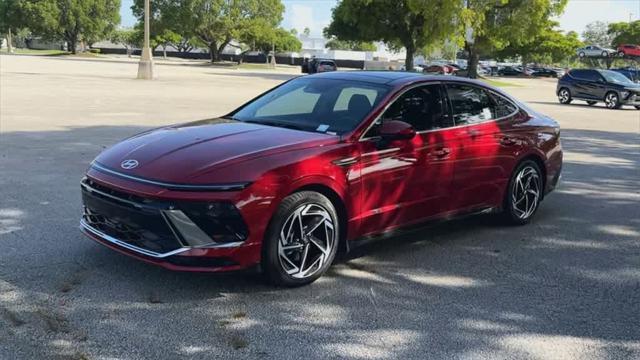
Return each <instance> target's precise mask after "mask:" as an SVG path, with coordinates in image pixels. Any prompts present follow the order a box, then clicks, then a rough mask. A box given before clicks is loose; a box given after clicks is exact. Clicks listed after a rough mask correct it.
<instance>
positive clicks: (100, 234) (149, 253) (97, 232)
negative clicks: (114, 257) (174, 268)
mask: <svg viewBox="0 0 640 360" xmlns="http://www.w3.org/2000/svg"><path fill="white" fill-rule="evenodd" d="M80 228H81V229H83V230H86V231H88V232H90V233H92V234H93V235H95V236H97V237H99V238H101V239H103V240H106V241H108V242H110V243H112V244H114V245H118V246H120V247H123V248H125V249H128V250H131V251H135V252H137V253H140V254H142V255H146V256H150V257H153V258H156V259H162V258H165V257H167V256H171V255H176V254H180V253H183V252H185V251H187V250H191V248H188V247H182V248H179V249H176V250H173V251H170V252H167V253H164V254H160V253H157V252H155V251H150V250H146V249H143V248H140V247H137V246H135V245H131V244H128V243H126V242H124V241H121V240H118V239H116V238H114V237H112V236H109V235H107V234H105V233H103V232H102V231H100V230H98V229H96V228H94V227H92V226H91V225H89V224H88V223H87V222H86V221H84V219H81V220H80Z"/></svg>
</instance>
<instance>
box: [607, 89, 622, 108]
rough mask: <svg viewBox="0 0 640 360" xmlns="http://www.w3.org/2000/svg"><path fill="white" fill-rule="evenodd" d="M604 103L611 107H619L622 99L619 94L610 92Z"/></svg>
mask: <svg viewBox="0 0 640 360" xmlns="http://www.w3.org/2000/svg"><path fill="white" fill-rule="evenodd" d="M604 104H605V105H606V106H607V107H608V108H609V109H618V108H619V107H620V99H619V98H618V94H616V93H615V92H613V91H612V92H609V93H607V95H605V96H604Z"/></svg>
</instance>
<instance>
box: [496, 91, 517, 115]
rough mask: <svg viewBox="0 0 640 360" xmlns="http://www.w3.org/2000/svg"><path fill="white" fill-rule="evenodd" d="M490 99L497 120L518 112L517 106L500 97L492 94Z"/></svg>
mask: <svg viewBox="0 0 640 360" xmlns="http://www.w3.org/2000/svg"><path fill="white" fill-rule="evenodd" d="M491 98H492V99H493V103H494V106H495V116H496V118H498V119H499V118H503V117H506V116H509V115H511V114H513V113H514V112H516V111H517V110H518V107H517V106H515V105H514V104H513V103H512V102H511V101H509V100H507V99H506V98H505V97H503V96H501V95H498V94H496V93H494V92H492V93H491Z"/></svg>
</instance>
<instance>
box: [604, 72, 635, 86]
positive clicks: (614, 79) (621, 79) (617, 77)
mask: <svg viewBox="0 0 640 360" xmlns="http://www.w3.org/2000/svg"><path fill="white" fill-rule="evenodd" d="M600 74H602V76H604V78H605V79H606V80H607V82H611V83H616V84H633V81H631V80H630V79H629V78H628V77H626V76H624V75H622V74H620V73H619V72H615V71H611V70H602V71H600Z"/></svg>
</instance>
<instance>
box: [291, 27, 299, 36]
mask: <svg viewBox="0 0 640 360" xmlns="http://www.w3.org/2000/svg"><path fill="white" fill-rule="evenodd" d="M289 32H290V33H291V35H293V36H298V29H296V28H293V29H291V30H289Z"/></svg>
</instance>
